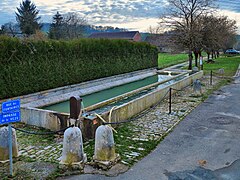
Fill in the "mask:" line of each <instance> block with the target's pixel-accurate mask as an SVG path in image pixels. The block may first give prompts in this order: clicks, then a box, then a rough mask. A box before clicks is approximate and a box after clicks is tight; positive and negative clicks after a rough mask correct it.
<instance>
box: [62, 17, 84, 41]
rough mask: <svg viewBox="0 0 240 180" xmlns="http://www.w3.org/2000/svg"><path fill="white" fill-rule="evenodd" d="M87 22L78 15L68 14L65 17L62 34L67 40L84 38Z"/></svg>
mask: <svg viewBox="0 0 240 180" xmlns="http://www.w3.org/2000/svg"><path fill="white" fill-rule="evenodd" d="M86 25H87V21H86V19H85V18H84V17H81V16H80V15H79V14H77V13H68V14H67V15H65V16H64V17H63V22H62V27H63V28H62V32H63V34H64V38H65V39H74V38H79V37H82V36H83V32H84V27H85V26H86Z"/></svg>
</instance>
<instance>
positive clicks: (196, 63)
mask: <svg viewBox="0 0 240 180" xmlns="http://www.w3.org/2000/svg"><path fill="white" fill-rule="evenodd" d="M193 53H194V57H195V66H196V67H198V54H199V52H198V51H196V50H195V51H194V52H193Z"/></svg>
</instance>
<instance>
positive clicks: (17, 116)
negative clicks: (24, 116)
mask: <svg viewBox="0 0 240 180" xmlns="http://www.w3.org/2000/svg"><path fill="white" fill-rule="evenodd" d="M20 120H21V113H20V112H11V113H2V114H1V115H0V124H8V123H13V122H19V121H20Z"/></svg>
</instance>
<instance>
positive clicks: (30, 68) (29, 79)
mask: <svg viewBox="0 0 240 180" xmlns="http://www.w3.org/2000/svg"><path fill="white" fill-rule="evenodd" d="M156 66H157V49H156V48H155V47H153V46H151V45H149V44H146V43H136V42H129V41H125V40H106V39H80V40H72V41H36V40H20V39H17V38H9V37H4V36H2V37H0V69H1V71H0V77H1V78H0V84H1V86H0V99H5V98H9V97H14V96H19V95H24V94H29V93H34V92H38V91H42V90H47V89H51V88H56V87H60V86H65V85H70V84H75V83H80V82H84V81H88V80H92V79H97V78H102V77H106V76H112V75H117V74H121V73H127V72H131V71H136V70H141V69H146V68H151V67H156Z"/></svg>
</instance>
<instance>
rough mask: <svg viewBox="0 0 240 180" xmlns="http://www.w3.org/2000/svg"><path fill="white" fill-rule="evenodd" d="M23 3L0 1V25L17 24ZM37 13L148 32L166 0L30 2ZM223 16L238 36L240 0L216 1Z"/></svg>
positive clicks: (43, 18) (48, 18) (61, 0)
mask: <svg viewBox="0 0 240 180" xmlns="http://www.w3.org/2000/svg"><path fill="white" fill-rule="evenodd" d="M20 2H22V0H0V25H1V24H4V23H7V22H10V21H11V22H16V20H15V13H14V12H15V11H16V7H19V4H20ZM33 2H34V3H35V5H36V6H37V8H38V9H39V10H40V15H41V17H42V19H41V21H42V22H51V18H52V16H53V15H54V14H55V13H56V12H57V11H59V12H60V13H61V14H65V13H68V12H78V13H80V14H81V15H82V16H85V17H86V19H87V21H88V23H89V24H93V25H110V26H114V27H120V28H127V29H129V30H139V31H147V30H148V28H149V26H150V25H151V26H156V25H157V22H158V17H159V15H160V14H161V12H162V11H163V10H164V7H165V6H166V0H33ZM217 4H218V5H219V7H220V9H221V13H222V14H223V15H227V16H229V17H230V18H232V19H235V20H236V21H237V23H238V24H237V25H238V27H239V34H240V0H217Z"/></svg>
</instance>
